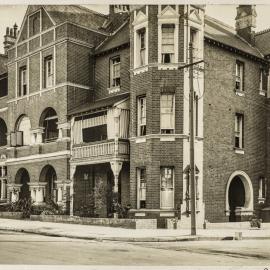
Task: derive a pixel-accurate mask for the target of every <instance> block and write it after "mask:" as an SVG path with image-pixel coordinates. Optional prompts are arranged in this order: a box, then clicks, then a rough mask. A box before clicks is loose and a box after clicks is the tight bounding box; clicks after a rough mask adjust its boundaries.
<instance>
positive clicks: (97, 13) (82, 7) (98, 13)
mask: <svg viewBox="0 0 270 270" xmlns="http://www.w3.org/2000/svg"><path fill="white" fill-rule="evenodd" d="M70 6H72V7H77V8H80V9H83V10H85V11H87V12H92V13H94V14H96V15H99V16H102V17H105V18H108V15H106V14H103V13H100V12H97V11H95V10H92V9H90V8H87V7H84V6H82V5H70Z"/></svg>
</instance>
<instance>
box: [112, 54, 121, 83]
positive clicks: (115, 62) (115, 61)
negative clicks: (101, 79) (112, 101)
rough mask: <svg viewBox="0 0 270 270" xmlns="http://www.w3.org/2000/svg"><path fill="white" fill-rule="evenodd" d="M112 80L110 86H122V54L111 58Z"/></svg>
mask: <svg viewBox="0 0 270 270" xmlns="http://www.w3.org/2000/svg"><path fill="white" fill-rule="evenodd" d="M110 70H111V76H110V78H111V81H110V86H111V87H116V86H120V56H117V57H114V58H112V59H111V68H110Z"/></svg>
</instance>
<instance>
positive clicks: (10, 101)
mask: <svg viewBox="0 0 270 270" xmlns="http://www.w3.org/2000/svg"><path fill="white" fill-rule="evenodd" d="M64 86H72V87H77V88H81V89H85V90H90V87H89V86H86V85H80V84H75V83H71V82H67V83H60V84H57V85H56V86H54V87H50V88H42V89H41V91H40V90H38V91H35V92H33V93H31V94H29V95H27V96H22V97H18V98H14V99H10V100H8V101H7V103H12V102H18V101H19V100H22V99H26V98H27V99H29V97H33V96H36V95H40V96H42V94H43V93H46V92H49V91H56V90H57V88H61V87H64Z"/></svg>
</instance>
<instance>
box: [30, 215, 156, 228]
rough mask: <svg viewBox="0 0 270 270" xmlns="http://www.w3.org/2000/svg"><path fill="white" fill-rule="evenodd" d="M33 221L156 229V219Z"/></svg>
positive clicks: (48, 217) (36, 217)
mask: <svg viewBox="0 0 270 270" xmlns="http://www.w3.org/2000/svg"><path fill="white" fill-rule="evenodd" d="M30 219H31V220H35V221H45V222H59V223H70V224H81V225H93V226H108V227H118V228H126V229H156V228H157V221H156V219H116V218H89V217H78V216H68V215H31V216H30Z"/></svg>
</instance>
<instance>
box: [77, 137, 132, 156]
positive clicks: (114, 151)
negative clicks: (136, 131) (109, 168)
mask: <svg viewBox="0 0 270 270" xmlns="http://www.w3.org/2000/svg"><path fill="white" fill-rule="evenodd" d="M118 155H119V156H128V155H129V143H128V141H127V140H110V141H102V142H95V143H91V144H87V145H74V146H73V149H72V158H73V159H91V158H102V157H105V158H106V157H108V158H109V157H112V156H118Z"/></svg>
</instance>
